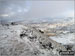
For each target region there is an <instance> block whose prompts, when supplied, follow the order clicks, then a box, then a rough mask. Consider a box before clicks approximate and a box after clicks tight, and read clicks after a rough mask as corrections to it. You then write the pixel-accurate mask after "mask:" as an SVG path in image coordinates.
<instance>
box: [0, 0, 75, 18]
mask: <svg viewBox="0 0 75 56" xmlns="http://www.w3.org/2000/svg"><path fill="white" fill-rule="evenodd" d="M64 16H65V17H73V16H74V1H66V0H65V1H57V0H56V1H24V0H23V1H8V0H7V1H0V19H1V18H3V19H13V18H18V19H35V18H46V17H64Z"/></svg>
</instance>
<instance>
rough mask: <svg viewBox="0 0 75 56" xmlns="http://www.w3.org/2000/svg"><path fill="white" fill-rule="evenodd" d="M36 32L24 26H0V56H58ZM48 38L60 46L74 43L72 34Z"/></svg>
mask: <svg viewBox="0 0 75 56" xmlns="http://www.w3.org/2000/svg"><path fill="white" fill-rule="evenodd" d="M36 31H37V30H35V31H34V30H33V29H32V30H31V28H28V27H27V26H24V25H9V26H6V25H4V26H3V25H0V56H59V53H58V52H57V51H56V48H55V47H53V46H54V45H53V46H52V43H50V42H49V40H48V39H46V38H42V37H41V34H40V33H39V32H36ZM43 37H44V36H43ZM50 38H51V39H52V40H54V41H56V42H58V43H62V44H70V43H71V44H74V43H75V41H74V40H75V38H74V34H73V33H72V34H70V33H69V34H66V35H65V34H64V35H59V36H54V37H50ZM45 39H46V40H45ZM52 40H51V41H52ZM54 43H55V42H54ZM58 43H56V44H57V45H58ZM60 46H62V45H60ZM57 47H58V46H57ZM74 49H75V48H74Z"/></svg>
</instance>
